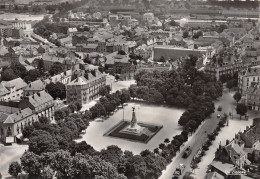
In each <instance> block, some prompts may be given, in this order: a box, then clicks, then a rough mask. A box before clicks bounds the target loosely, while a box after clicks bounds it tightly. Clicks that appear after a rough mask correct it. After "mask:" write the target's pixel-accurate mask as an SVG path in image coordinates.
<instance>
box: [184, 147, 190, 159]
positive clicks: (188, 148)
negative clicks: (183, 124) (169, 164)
mask: <svg viewBox="0 0 260 179" xmlns="http://www.w3.org/2000/svg"><path fill="white" fill-rule="evenodd" d="M190 154H191V148H190V146H189V147H187V148H186V149H185V151H184V153H183V155H182V158H187V157H188V156H189V155H190Z"/></svg>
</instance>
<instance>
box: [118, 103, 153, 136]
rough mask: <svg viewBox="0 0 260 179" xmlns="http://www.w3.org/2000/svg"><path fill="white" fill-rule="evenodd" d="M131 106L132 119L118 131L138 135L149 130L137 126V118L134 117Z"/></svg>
mask: <svg viewBox="0 0 260 179" xmlns="http://www.w3.org/2000/svg"><path fill="white" fill-rule="evenodd" d="M132 108H133V113H132V120H131V122H130V124H129V125H127V126H126V127H125V128H124V129H122V130H121V131H120V132H122V133H127V134H134V135H138V136H140V135H142V134H145V133H147V132H149V131H147V130H146V128H145V127H142V126H139V125H138V124H137V119H136V116H135V107H132Z"/></svg>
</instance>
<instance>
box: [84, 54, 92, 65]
mask: <svg viewBox="0 0 260 179" xmlns="http://www.w3.org/2000/svg"><path fill="white" fill-rule="evenodd" d="M83 61H84V63H88V64H91V60H90V58H89V54H87V56H86V58H84V59H83Z"/></svg>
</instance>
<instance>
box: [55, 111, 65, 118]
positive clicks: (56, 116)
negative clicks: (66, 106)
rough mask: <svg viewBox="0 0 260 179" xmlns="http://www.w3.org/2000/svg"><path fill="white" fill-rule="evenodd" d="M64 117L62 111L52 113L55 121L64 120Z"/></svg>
mask: <svg viewBox="0 0 260 179" xmlns="http://www.w3.org/2000/svg"><path fill="white" fill-rule="evenodd" d="M65 116H66V113H65V112H64V111H63V110H57V111H55V112H54V118H55V120H56V121H59V120H61V119H64V117H65Z"/></svg>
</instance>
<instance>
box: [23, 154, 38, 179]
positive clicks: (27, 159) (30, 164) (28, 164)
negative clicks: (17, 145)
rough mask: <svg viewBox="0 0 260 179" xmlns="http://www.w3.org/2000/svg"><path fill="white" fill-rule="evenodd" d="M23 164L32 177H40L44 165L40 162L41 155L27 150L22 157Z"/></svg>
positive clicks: (24, 169)
mask: <svg viewBox="0 0 260 179" xmlns="http://www.w3.org/2000/svg"><path fill="white" fill-rule="evenodd" d="M21 165H22V169H23V171H25V172H26V173H28V174H29V176H31V177H32V178H33V177H34V178H39V176H40V173H41V168H42V165H41V163H40V156H39V155H36V154H34V153H33V152H29V151H27V152H25V153H24V154H23V155H22V157H21Z"/></svg>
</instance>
